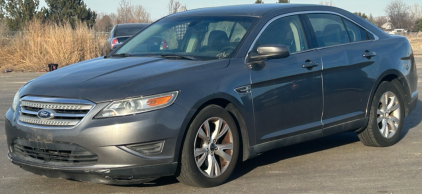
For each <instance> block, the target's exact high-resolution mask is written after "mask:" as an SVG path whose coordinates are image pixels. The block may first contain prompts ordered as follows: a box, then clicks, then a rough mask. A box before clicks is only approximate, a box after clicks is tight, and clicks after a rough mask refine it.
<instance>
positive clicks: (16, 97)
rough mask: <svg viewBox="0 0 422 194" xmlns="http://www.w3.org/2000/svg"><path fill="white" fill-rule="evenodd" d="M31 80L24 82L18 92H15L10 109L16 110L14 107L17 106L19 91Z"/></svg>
mask: <svg viewBox="0 0 422 194" xmlns="http://www.w3.org/2000/svg"><path fill="white" fill-rule="evenodd" d="M31 82H32V80H30V81H28V82H26V83H25V84H23V86H22V87H21V88H20V89H19V90H18V92H16V94H15V97H14V98H13V104H12V109H13V111H14V112H16V108H17V107H18V104H19V100H20V98H19V92H20V91H21V90H22V89H23V88H24V87H25V86H28V84H29V83H31Z"/></svg>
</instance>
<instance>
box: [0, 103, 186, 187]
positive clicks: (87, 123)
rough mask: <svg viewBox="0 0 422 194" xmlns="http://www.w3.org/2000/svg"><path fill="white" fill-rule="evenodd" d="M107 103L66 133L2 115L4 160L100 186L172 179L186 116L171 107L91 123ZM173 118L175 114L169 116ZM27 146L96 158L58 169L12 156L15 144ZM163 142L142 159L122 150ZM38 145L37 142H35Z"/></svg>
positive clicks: (16, 115)
mask: <svg viewBox="0 0 422 194" xmlns="http://www.w3.org/2000/svg"><path fill="white" fill-rule="evenodd" d="M106 105H107V103H103V104H97V106H96V107H95V108H94V110H93V111H91V113H90V114H88V115H87V116H86V118H85V119H84V121H82V122H81V123H80V124H79V125H78V126H76V127H75V128H72V129H47V128H43V129H40V128H33V127H29V126H24V125H20V124H18V123H17V122H16V120H17V117H18V113H15V112H13V111H12V110H9V111H8V112H7V113H6V122H5V129H6V136H7V143H8V147H9V154H8V157H9V158H10V160H11V161H12V163H13V164H16V165H18V166H20V167H21V168H22V169H24V170H27V171H30V172H33V173H35V174H39V175H44V176H47V177H53V178H64V179H73V180H79V181H89V182H94V183H103V184H117V185H122V184H123V185H124V184H135V183H141V182H146V181H149V180H152V179H156V178H159V177H162V176H171V175H174V173H175V172H176V169H177V161H178V157H177V156H178V154H179V149H178V148H179V147H180V141H181V138H180V134H183V131H180V129H183V128H184V127H183V122H184V119H185V118H186V116H187V114H188V113H189V111H187V110H186V109H184V108H182V107H181V106H179V105H177V104H173V105H172V106H170V107H167V108H165V109H160V110H156V111H151V112H147V113H142V114H138V115H132V116H125V117H116V118H107V119H93V118H94V116H95V114H96V113H97V112H98V111H99V110H101V109H102V108H103V107H104V106H106ZM175 113H177V114H175ZM19 138H21V139H25V140H29V141H33V142H43V143H44V142H52V143H53V142H54V143H57V142H59V143H69V144H75V145H78V146H80V147H82V148H84V149H86V150H89V151H90V152H92V153H95V154H96V155H97V156H98V161H97V162H96V163H95V164H92V165H69V164H63V165H60V164H59V165H58V164H57V163H54V164H52V163H51V162H46V161H41V160H40V161H34V159H33V158H29V159H25V158H23V157H22V156H21V155H18V154H17V152H14V148H13V145H12V144H13V142H14V140H16V139H19ZM155 141H164V146H163V148H162V151H161V152H160V153H158V154H153V155H145V154H141V153H134V152H130V151H128V150H127V149H122V148H124V147H125V146H127V145H133V144H139V143H147V142H155ZM40 144H42V143H40Z"/></svg>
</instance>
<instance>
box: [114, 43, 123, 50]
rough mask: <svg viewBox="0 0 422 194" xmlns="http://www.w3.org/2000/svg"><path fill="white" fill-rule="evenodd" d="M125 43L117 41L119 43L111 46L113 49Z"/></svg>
mask: <svg viewBox="0 0 422 194" xmlns="http://www.w3.org/2000/svg"><path fill="white" fill-rule="evenodd" d="M122 44H123V43H117V44H115V45H114V46H113V47H112V48H111V50H114V49H116V48H119V47H120V45H122Z"/></svg>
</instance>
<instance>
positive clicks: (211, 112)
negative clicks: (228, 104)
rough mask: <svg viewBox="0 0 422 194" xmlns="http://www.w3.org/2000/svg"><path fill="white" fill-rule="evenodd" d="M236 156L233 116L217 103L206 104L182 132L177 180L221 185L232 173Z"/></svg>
mask: <svg viewBox="0 0 422 194" xmlns="http://www.w3.org/2000/svg"><path fill="white" fill-rule="evenodd" d="M206 123H208V125H207V124H206ZM218 123H222V124H221V125H220V126H221V127H217V128H219V130H218V134H217V133H214V132H215V131H216V130H215V129H216V126H219V125H218ZM207 126H208V127H209V132H208V130H207ZM227 127H228V128H227ZM226 129H227V130H226ZM214 137H216V138H214ZM214 139H216V141H215V142H214V141H213V140H214ZM207 141H208V142H207ZM230 148H231V149H230ZM194 150H195V151H194ZM195 154H196V155H197V156H196V157H195ZM230 154H231V157H230ZM222 156H223V157H222ZM238 158H239V133H238V130H237V127H236V124H235V122H234V120H233V118H232V117H231V115H230V114H229V112H227V111H226V110H224V109H223V108H222V107H220V106H216V105H210V106H207V107H205V108H204V109H203V110H201V111H200V112H199V113H198V115H197V116H196V117H195V119H194V120H193V121H192V123H191V125H190V126H189V129H188V131H187V133H186V137H185V141H184V143H183V147H182V155H181V162H180V174H179V175H178V176H177V179H178V180H179V181H180V182H182V183H184V184H186V185H190V186H194V187H214V186H217V185H221V184H223V183H224V182H225V181H226V180H227V179H228V178H229V177H230V175H231V174H232V172H233V170H234V168H235V165H236V163H237V160H238ZM210 163H212V164H213V165H211V166H213V168H211V167H210V165H209V164H210Z"/></svg>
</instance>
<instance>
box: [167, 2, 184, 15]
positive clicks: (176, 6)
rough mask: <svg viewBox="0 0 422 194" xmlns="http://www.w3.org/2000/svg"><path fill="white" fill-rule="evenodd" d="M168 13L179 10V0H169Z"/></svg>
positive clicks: (180, 5)
mask: <svg viewBox="0 0 422 194" xmlns="http://www.w3.org/2000/svg"><path fill="white" fill-rule="evenodd" d="M167 7H168V9H169V14H174V13H177V12H179V9H180V7H182V4H180V2H179V1H174V0H169V4H168V6H167Z"/></svg>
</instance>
